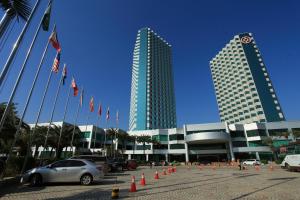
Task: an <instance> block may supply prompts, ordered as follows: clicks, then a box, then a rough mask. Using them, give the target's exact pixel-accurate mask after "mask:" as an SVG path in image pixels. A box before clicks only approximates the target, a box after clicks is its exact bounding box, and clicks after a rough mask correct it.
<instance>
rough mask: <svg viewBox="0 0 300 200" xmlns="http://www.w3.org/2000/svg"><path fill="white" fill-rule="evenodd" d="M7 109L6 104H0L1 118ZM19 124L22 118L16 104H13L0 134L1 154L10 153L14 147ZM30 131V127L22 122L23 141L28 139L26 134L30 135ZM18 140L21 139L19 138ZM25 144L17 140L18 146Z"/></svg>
mask: <svg viewBox="0 0 300 200" xmlns="http://www.w3.org/2000/svg"><path fill="white" fill-rule="evenodd" d="M5 109H6V103H1V104H0V118H1V117H2V115H3V113H4V110H5ZM19 122H20V118H19V117H18V116H17V111H16V104H14V103H13V104H11V106H10V109H9V111H8V114H7V117H6V119H5V121H4V126H3V128H2V131H1V132H0V153H9V150H10V148H11V147H12V145H13V140H14V137H15V133H16V131H17V126H18V124H19ZM29 130H30V127H29V126H28V125H27V124H26V123H24V122H22V125H21V131H20V133H21V134H23V139H25V138H26V136H25V135H24V134H28V133H29ZM16 137H17V136H16ZM17 139H19V138H17ZM24 142H25V141H23V143H24ZM23 143H22V142H21V141H19V140H17V144H18V145H21V144H23ZM22 146H23V145H22ZM25 146H26V145H25ZM23 147H24V146H23ZM12 148H13V147H12ZM25 148H26V147H25Z"/></svg>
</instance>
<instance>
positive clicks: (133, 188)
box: [129, 176, 136, 192]
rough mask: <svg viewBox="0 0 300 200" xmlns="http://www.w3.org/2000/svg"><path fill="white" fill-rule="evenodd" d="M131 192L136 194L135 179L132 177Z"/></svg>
mask: <svg viewBox="0 0 300 200" xmlns="http://www.w3.org/2000/svg"><path fill="white" fill-rule="evenodd" d="M129 192H136V185H135V177H134V176H132V177H131V186H130V190H129Z"/></svg>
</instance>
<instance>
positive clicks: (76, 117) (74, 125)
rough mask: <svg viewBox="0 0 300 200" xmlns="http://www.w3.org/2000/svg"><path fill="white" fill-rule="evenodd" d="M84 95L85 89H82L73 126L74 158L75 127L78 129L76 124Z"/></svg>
mask: <svg viewBox="0 0 300 200" xmlns="http://www.w3.org/2000/svg"><path fill="white" fill-rule="evenodd" d="M82 95H83V87H82V89H81V96H80V98H79V101H78V106H77V111H76V116H75V120H74V124H73V133H72V139H71V149H72V156H74V151H73V140H74V134H75V127H76V123H77V119H78V115H79V108H80V102H81V98H83V97H82Z"/></svg>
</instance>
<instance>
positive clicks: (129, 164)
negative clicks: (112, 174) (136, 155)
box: [125, 160, 138, 170]
mask: <svg viewBox="0 0 300 200" xmlns="http://www.w3.org/2000/svg"><path fill="white" fill-rule="evenodd" d="M125 166H126V169H128V170H134V169H136V168H137V167H138V165H137V161H136V160H126V163H125Z"/></svg>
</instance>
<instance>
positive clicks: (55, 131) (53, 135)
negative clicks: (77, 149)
mask: <svg viewBox="0 0 300 200" xmlns="http://www.w3.org/2000/svg"><path fill="white" fill-rule="evenodd" d="M73 128H74V126H73V125H70V124H63V129H62V134H61V139H60V140H59V135H60V129H61V126H56V125H52V126H51V130H50V134H49V138H48V139H49V146H51V147H52V148H54V149H55V157H56V159H59V158H60V157H61V154H62V151H63V149H64V148H65V147H69V146H70V141H71V139H72V134H73ZM80 134H81V131H80V129H79V128H78V126H76V127H75V132H74V139H73V145H74V146H78V145H79V142H80ZM58 142H59V143H60V144H58Z"/></svg>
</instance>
